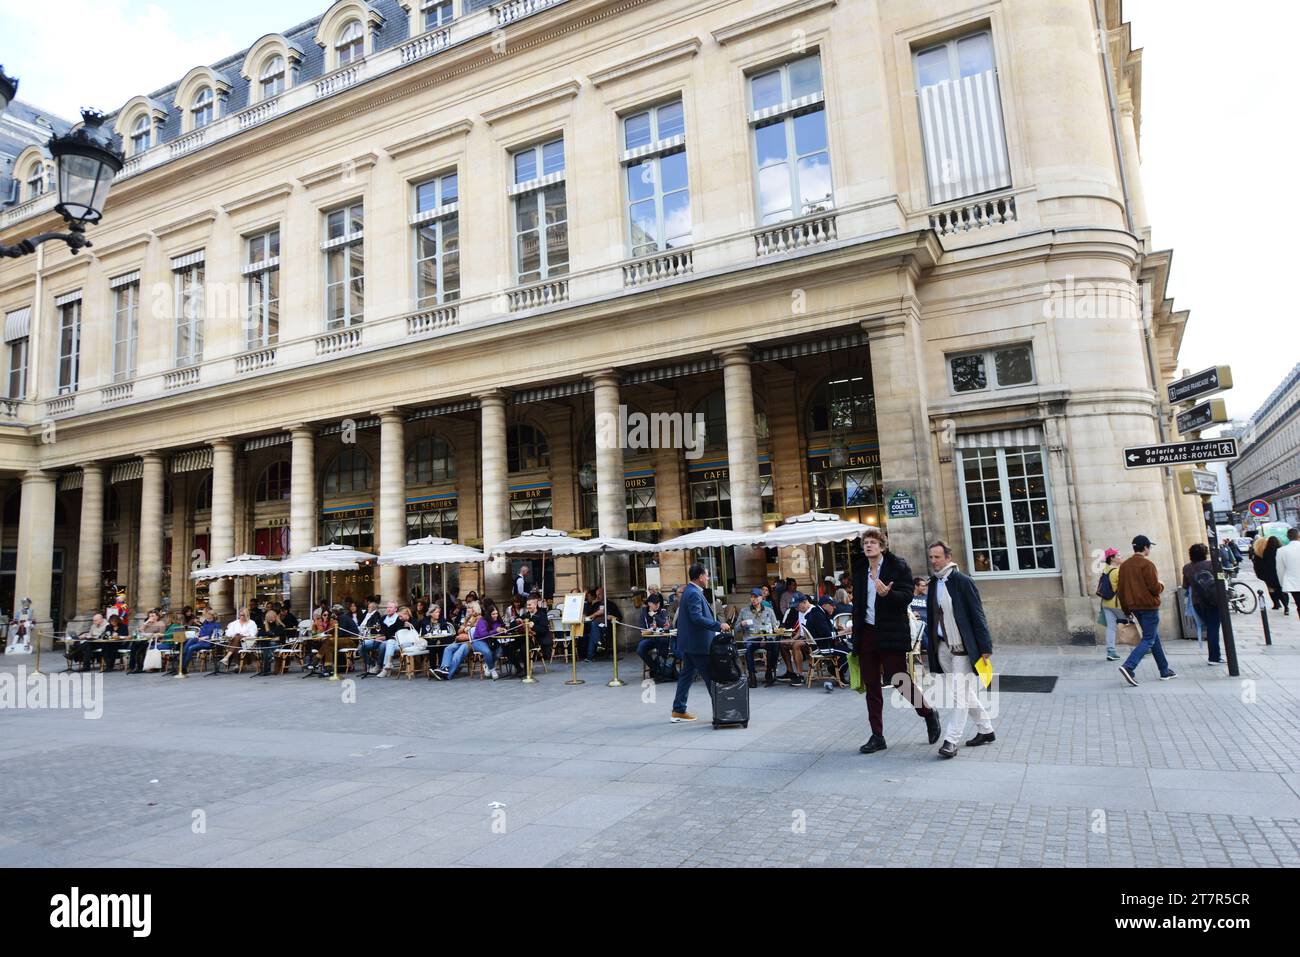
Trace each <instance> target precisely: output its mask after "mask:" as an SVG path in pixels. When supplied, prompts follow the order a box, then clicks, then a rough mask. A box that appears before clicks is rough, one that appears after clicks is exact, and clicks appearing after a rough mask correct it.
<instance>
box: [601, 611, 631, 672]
mask: <svg viewBox="0 0 1300 957" xmlns="http://www.w3.org/2000/svg"><path fill="white" fill-rule="evenodd" d="M620 624H621V622H617V621H615V622H614V623H613V624H607V625H606V626H605V627H607V628H608V629H609V633H610V635H611V636H612V637H613V646H614V647H613V652H614V680H613V681H611V682H610V683H609V684H608V685H606V687H607V688H621V687H623V686H624V685H625V684H627V682H626V681H621V680H619V677H618V626H619V625H620Z"/></svg>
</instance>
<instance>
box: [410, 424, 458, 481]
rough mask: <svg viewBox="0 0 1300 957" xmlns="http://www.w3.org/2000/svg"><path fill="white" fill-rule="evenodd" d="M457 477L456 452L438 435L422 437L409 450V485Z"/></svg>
mask: <svg viewBox="0 0 1300 957" xmlns="http://www.w3.org/2000/svg"><path fill="white" fill-rule="evenodd" d="M455 477H456V453H455V452H454V451H452V448H451V446H450V445H449V444H448V443H447V442H445V441H443V440H442V439H440V438H438V437H437V436H429V437H428V438H423V439H420V441H418V442H416V443H415V444H414V445H412V446H411V447H410V448H409V449H408V450H407V452H406V482H407V484H408V485H432V484H434V483H435V482H443V481H446V480H448V479H453V478H455Z"/></svg>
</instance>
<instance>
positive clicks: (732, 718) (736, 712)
mask: <svg viewBox="0 0 1300 957" xmlns="http://www.w3.org/2000/svg"><path fill="white" fill-rule="evenodd" d="M737 725H739V726H740V727H742V728H748V727H749V678H747V677H746V676H745V675H743V674H742V675H741V676H740V678H739V680H737V681H730V682H727V683H725V684H724V683H722V682H720V681H715V682H713V726H714V727H715V728H734V727H736V726H737Z"/></svg>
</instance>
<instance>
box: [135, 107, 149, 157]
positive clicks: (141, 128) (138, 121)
mask: <svg viewBox="0 0 1300 957" xmlns="http://www.w3.org/2000/svg"><path fill="white" fill-rule="evenodd" d="M151 146H153V121H152V120H150V119H149V114H148V113H141V114H140V115H139V116H137V117H136V118H135V122H134V123H132V124H131V155H132V156H139V155H140V154H141V153H143V152H144V151H145V150H147V149H149V147H151Z"/></svg>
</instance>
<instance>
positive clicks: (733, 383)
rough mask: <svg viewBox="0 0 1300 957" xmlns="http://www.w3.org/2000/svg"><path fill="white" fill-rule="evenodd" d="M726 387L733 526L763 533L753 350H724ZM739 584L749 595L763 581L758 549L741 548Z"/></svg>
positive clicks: (728, 460)
mask: <svg viewBox="0 0 1300 957" xmlns="http://www.w3.org/2000/svg"><path fill="white" fill-rule="evenodd" d="M718 355H720V356H721V357H722V384H723V389H724V391H725V396H726V405H727V471H728V475H729V477H730V478H729V482H730V487H731V527H732V528H733V529H735V530H736V531H740V532H761V531H762V530H763V499H762V497H761V496H760V494H759V478H758V440H757V439H756V438H755V436H754V384H753V380H752V378H751V376H750V370H749V362H750V359H749V350H748V349H747V348H745V347H744V346H739V347H737V348H734V349H723V350H721V351H719V353H718ZM734 552H735V556H736V583H737V590H738V592H739V593H740V594H745V593H747V592H748V590H749V589H750V588H752V587H753V586H754V585H756V584H757V583H758V582H759V580H761V579H762V578H763V574H764V572H765V571H766V563H765V561H764V558H763V552H762V551H761V550H759V549H756V548H737V549H735V550H734Z"/></svg>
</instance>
